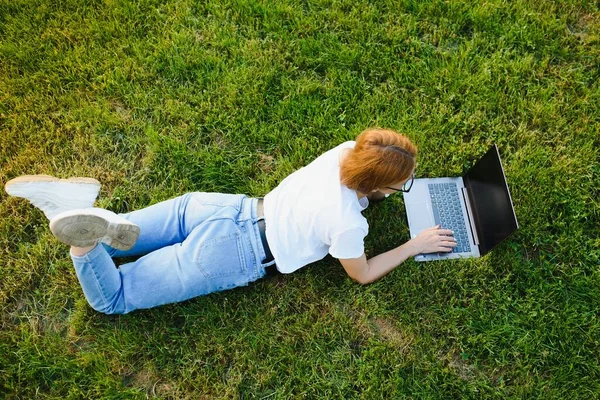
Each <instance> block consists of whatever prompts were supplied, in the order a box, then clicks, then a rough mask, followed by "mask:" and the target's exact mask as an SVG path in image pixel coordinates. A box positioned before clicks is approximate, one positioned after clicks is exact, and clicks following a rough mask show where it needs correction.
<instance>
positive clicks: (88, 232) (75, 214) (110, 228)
mask: <svg viewBox="0 0 600 400" xmlns="http://www.w3.org/2000/svg"><path fill="white" fill-rule="evenodd" d="M50 230H51V231H52V233H53V234H54V236H56V238H57V239H58V240H60V241H61V242H63V243H66V244H68V245H71V246H75V247H90V246H94V245H96V244H97V243H105V244H107V245H109V246H110V247H113V248H115V249H118V250H129V249H130V248H132V247H133V245H134V244H135V242H136V240H137V238H138V236H139V235H140V228H139V227H138V226H137V225H136V224H134V223H133V222H130V221H128V220H127V219H125V218H123V217H121V216H119V215H117V214H115V213H114V212H112V211H109V210H105V209H103V208H86V209H82V210H72V211H66V212H63V213H61V214H59V215H57V216H55V217H54V218H53V219H52V220H51V221H50Z"/></svg>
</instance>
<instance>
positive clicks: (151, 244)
mask: <svg viewBox="0 0 600 400" xmlns="http://www.w3.org/2000/svg"><path fill="white" fill-rule="evenodd" d="M223 207H228V208H232V209H235V210H239V207H240V197H239V196H238V195H231V194H221V193H203V192H194V193H187V194H185V195H183V196H179V197H176V198H174V199H171V200H166V201H163V202H160V203H157V204H154V205H152V206H150V207H146V208H144V209H141V210H137V211H133V212H131V213H127V214H119V216H121V217H123V218H125V219H127V220H129V221H130V222H133V223H134V224H136V225H137V226H139V228H140V236H139V237H138V240H137V242H136V244H135V245H134V246H133V247H132V248H131V249H129V250H126V251H122V250H117V249H114V248H112V247H110V246H108V245H105V248H106V249H107V251H108V254H109V255H111V256H112V257H129V256H137V255H143V254H148V253H150V252H152V251H155V250H158V249H160V248H163V247H167V246H171V245H173V244H176V243H182V242H183V241H184V240H185V239H186V238H187V237H188V235H189V234H190V233H191V232H192V230H194V228H196V227H197V226H198V225H200V224H202V223H203V222H205V221H206V220H208V219H209V218H211V217H212V216H214V215H215V214H216V213H218V212H220V210H221V209H222V208H223Z"/></svg>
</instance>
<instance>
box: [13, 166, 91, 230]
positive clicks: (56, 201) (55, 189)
mask: <svg viewBox="0 0 600 400" xmlns="http://www.w3.org/2000/svg"><path fill="white" fill-rule="evenodd" d="M4 188H5V190H6V193H8V194H9V195H11V196H16V197H23V198H25V199H27V200H29V201H30V202H31V203H32V204H33V205H34V206H36V207H37V208H39V209H40V210H42V211H43V212H44V214H46V217H48V219H49V220H52V218H54V217H55V216H56V215H58V214H60V213H63V212H65V211H69V210H76V209H79V208H89V207H93V206H94V201H96V197H98V192H99V191H100V182H98V181H97V180H95V179H93V178H70V179H59V178H55V177H53V176H49V175H24V176H19V177H18V178H15V179H12V180H10V181H8V182H7V183H6V185H5V186H4Z"/></svg>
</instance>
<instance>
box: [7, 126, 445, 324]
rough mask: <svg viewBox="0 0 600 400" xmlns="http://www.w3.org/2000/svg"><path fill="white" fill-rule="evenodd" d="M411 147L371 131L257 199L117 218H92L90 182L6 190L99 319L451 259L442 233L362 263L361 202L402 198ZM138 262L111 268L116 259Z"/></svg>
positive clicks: (105, 214)
mask: <svg viewBox="0 0 600 400" xmlns="http://www.w3.org/2000/svg"><path fill="white" fill-rule="evenodd" d="M416 154H417V150H416V147H415V146H414V145H413V144H412V143H411V142H410V140H409V139H408V138H407V137H405V136H402V135H400V134H398V133H396V132H393V131H390V130H383V129H368V130H366V131H364V132H362V133H361V134H360V135H358V137H357V138H356V142H353V141H349V142H345V143H342V144H340V145H339V146H337V147H335V148H333V149H331V150H329V151H327V152H326V153H324V154H322V155H321V156H320V157H318V158H317V159H316V160H314V161H313V162H311V163H310V164H309V165H307V166H306V167H304V168H301V169H299V170H298V171H296V172H294V173H292V174H291V175H289V176H288V177H287V178H286V179H284V180H283V181H282V182H281V183H280V184H279V186H277V187H276V188H275V189H274V190H273V191H271V192H270V193H269V194H267V195H266V196H265V198H264V201H263V199H257V198H249V197H246V196H244V195H233V194H220V193H199V192H198V193H188V194H185V195H183V196H180V197H177V198H175V199H172V200H168V201H164V202H161V203H158V204H155V205H153V206H150V207H148V208H145V209H143V210H139V211H134V212H131V213H128V214H120V215H117V214H115V213H113V212H111V211H108V210H105V209H101V208H93V204H94V201H95V200H96V196H97V195H98V192H99V190H100V183H99V182H98V181H96V180H95V179H91V178H71V179H66V180H65V179H58V178H53V177H50V176H46V175H34V176H22V177H18V178H15V179H13V180H11V181H9V182H8V183H7V184H6V191H7V193H8V194H10V195H12V196H17V197H24V198H26V199H28V200H29V201H30V202H31V203H33V204H34V205H35V206H36V207H38V208H40V209H41V210H42V211H43V212H44V213H45V214H46V216H47V217H48V219H49V220H50V230H51V231H52V233H53V234H54V235H55V236H56V237H57V238H58V239H59V240H60V241H62V242H64V243H66V244H68V245H70V246H71V258H72V260H73V264H74V265H75V271H76V272H77V277H78V278H79V282H80V283H81V287H82V288H83V292H84V294H85V297H86V298H87V300H88V302H89V303H90V305H91V306H92V307H93V308H94V309H95V310H97V311H100V312H103V313H107V314H124V313H128V312H130V311H133V310H135V309H138V308H150V307H155V306H159V305H161V304H167V303H173V302H178V301H183V300H187V299H190V298H192V297H196V296H201V295H205V294H208V293H211V292H216V291H220V290H225V289H231V288H234V287H236V286H245V285H247V284H248V283H249V282H253V281H255V280H257V279H260V278H262V277H264V276H265V275H267V272H268V270H272V269H274V268H276V269H277V270H278V271H280V272H282V273H291V272H294V271H296V270H297V269H299V268H301V267H303V266H305V265H307V264H310V263H312V262H314V261H317V260H320V259H322V258H323V257H325V256H326V255H327V253H329V254H331V255H332V256H333V257H335V258H337V259H339V260H340V262H341V264H342V266H343V267H344V269H345V270H346V272H347V273H348V275H349V276H350V277H351V278H353V279H354V280H356V281H358V282H360V283H363V284H365V283H369V282H373V281H375V280H377V279H379V278H381V277H382V276H384V275H385V274H387V273H388V272H390V271H391V270H393V269H394V268H395V267H396V266H398V265H399V264H400V263H402V262H403V261H404V260H406V259H407V258H409V257H411V256H414V255H416V254H419V253H430V252H440V251H446V252H449V251H452V247H454V246H455V245H456V241H455V240H454V238H453V237H452V232H451V231H449V230H444V229H439V227H433V228H430V229H428V230H425V231H423V232H422V233H421V234H420V235H419V236H417V237H416V238H414V239H411V240H409V241H408V242H407V243H405V244H403V245H401V246H399V247H396V248H394V249H392V250H390V251H387V252H385V253H382V254H380V255H378V256H375V257H372V258H370V259H368V260H367V257H366V255H365V253H364V243H363V241H364V238H365V236H366V235H367V233H368V229H369V226H368V224H367V220H366V219H365V218H364V217H363V216H362V214H361V212H362V211H363V210H364V209H365V208H366V207H367V205H368V204H369V200H368V198H371V199H374V198H376V197H377V198H383V197H384V196H387V195H389V194H392V193H395V192H399V191H408V190H410V186H411V184H412V179H414V171H415V167H416V161H415V157H416ZM138 255H144V256H143V257H141V258H139V259H138V260H137V261H135V262H131V263H127V264H123V265H121V266H120V267H119V268H116V266H115V263H114V261H113V259H112V258H113V257H115V258H118V257H129V256H138Z"/></svg>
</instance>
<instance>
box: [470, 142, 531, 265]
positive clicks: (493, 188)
mask: <svg viewBox="0 0 600 400" xmlns="http://www.w3.org/2000/svg"><path fill="white" fill-rule="evenodd" d="M463 181H464V184H465V186H466V188H467V192H468V193H469V198H470V200H471V207H472V211H473V216H474V220H475V226H476V227H477V235H478V236H479V252H480V253H481V255H482V256H483V255H485V254H486V253H488V252H489V251H490V250H491V249H492V248H494V247H495V246H496V245H497V244H499V243H500V242H501V241H503V240H504V239H506V238H507V237H508V236H509V235H510V234H511V233H513V232H514V231H516V230H517V229H518V227H519V225H518V223H517V217H516V216H515V212H514V208H513V204H512V200H511V198H510V193H509V191H508V185H507V184H506V178H505V177H504V170H503V169H502V163H501V161H500V154H499V153H498V148H497V147H496V145H494V146H493V147H492V148H491V149H489V150H488V152H487V153H485V155H484V156H483V157H482V158H481V159H480V160H479V161H477V163H476V164H475V165H474V166H473V168H471V169H470V170H469V172H467V174H466V175H465V176H463Z"/></svg>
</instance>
